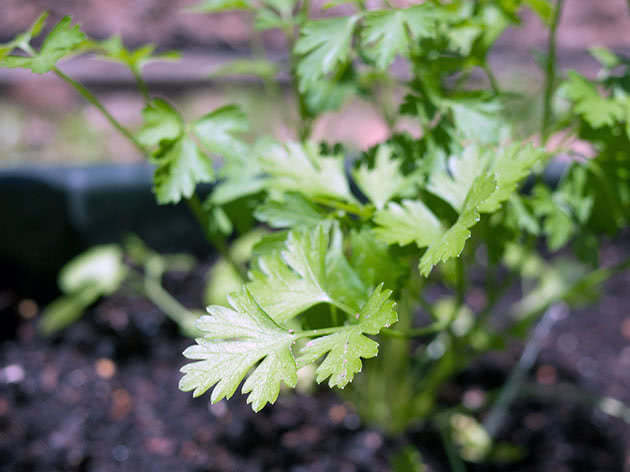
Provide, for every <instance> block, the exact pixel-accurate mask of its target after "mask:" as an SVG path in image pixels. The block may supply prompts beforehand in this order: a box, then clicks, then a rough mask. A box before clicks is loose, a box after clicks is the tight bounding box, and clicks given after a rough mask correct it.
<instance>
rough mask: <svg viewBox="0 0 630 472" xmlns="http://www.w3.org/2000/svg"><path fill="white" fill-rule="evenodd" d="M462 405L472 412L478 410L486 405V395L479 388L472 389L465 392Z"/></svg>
mask: <svg viewBox="0 0 630 472" xmlns="http://www.w3.org/2000/svg"><path fill="white" fill-rule="evenodd" d="M462 403H463V404H464V406H465V407H466V408H469V409H470V410H478V409H479V408H481V407H482V406H483V405H484V404H485V403H486V393H485V392H484V391H483V390H481V389H479V388H471V389H469V390H466V391H465V392H464V395H463V396H462Z"/></svg>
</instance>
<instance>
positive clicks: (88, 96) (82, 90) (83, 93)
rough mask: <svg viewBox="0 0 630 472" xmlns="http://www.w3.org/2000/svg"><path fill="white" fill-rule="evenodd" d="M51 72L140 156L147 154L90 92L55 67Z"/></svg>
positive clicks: (129, 132)
mask: <svg viewBox="0 0 630 472" xmlns="http://www.w3.org/2000/svg"><path fill="white" fill-rule="evenodd" d="M53 72H54V73H55V74H56V75H57V77H59V78H60V79H62V80H63V81H65V82H67V83H69V84H70V85H72V86H73V87H74V88H75V89H76V91H77V92H79V94H81V96H82V97H83V98H85V99H86V100H87V101H88V102H89V103H90V104H92V105H94V106H95V107H96V108H97V109H98V111H100V112H101V113H102V114H103V116H104V117H105V118H106V119H107V121H109V123H110V124H111V125H112V126H113V127H114V128H116V129H117V130H118V131H119V132H120V133H121V134H122V135H123V136H125V137H126V138H127V139H128V140H129V141H130V142H131V143H132V144H133V145H134V146H135V147H136V149H138V151H140V152H141V153H142V154H144V155H147V154H149V150H148V149H147V148H146V147H144V146H143V145H142V144H141V143H140V141H138V140H137V139H136V137H135V136H134V135H133V134H132V133H131V131H129V130H128V129H127V128H126V127H124V126H123V125H122V124H121V123H120V122H119V121H118V120H117V119H116V118H114V117H113V116H112V114H111V113H110V112H109V111H107V109H106V108H105V107H104V106H103V104H102V103H101V102H100V101H99V99H98V98H96V97H95V96H94V94H93V93H92V92H90V91H89V90H88V89H87V88H86V87H85V86H84V85H83V84H81V83H79V82H77V81H76V80H74V79H73V78H71V77H69V76H67V75H66V74H64V73H63V72H61V71H60V70H59V69H58V68H57V67H55V68H53Z"/></svg>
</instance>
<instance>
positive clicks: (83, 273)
mask: <svg viewBox="0 0 630 472" xmlns="http://www.w3.org/2000/svg"><path fill="white" fill-rule="evenodd" d="M126 274H127V271H126V269H125V265H124V264H123V254H122V251H121V249H120V247H119V246H117V245H115V244H107V245H103V246H94V247H93V248H91V249H89V250H87V251H86V252H84V253H83V254H81V255H79V256H77V257H75V258H74V259H72V260H71V261H70V262H68V263H67V264H66V265H65V266H64V267H63V269H61V272H59V288H60V289H61V291H62V292H64V293H72V292H75V291H77V290H79V289H80V288H81V287H82V286H84V285H88V284H96V285H97V286H98V287H99V289H100V292H101V294H102V295H109V294H111V293H113V292H115V291H116V290H118V287H120V284H121V282H122V280H123V279H124V278H125V275H126Z"/></svg>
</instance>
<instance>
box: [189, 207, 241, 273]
mask: <svg viewBox="0 0 630 472" xmlns="http://www.w3.org/2000/svg"><path fill="white" fill-rule="evenodd" d="M186 203H187V204H188V207H189V208H190V210H191V212H192V214H193V215H194V216H195V218H196V220H197V222H198V223H199V225H200V226H201V228H202V230H203V233H204V236H205V237H206V240H207V241H208V242H209V243H211V244H212V245H213V246H214V247H215V248H216V249H217V251H219V254H221V257H222V258H223V259H224V260H225V261H226V262H227V263H228V264H230V266H232V268H233V269H234V272H235V273H236V274H237V275H238V276H239V278H240V279H241V281H242V282H244V281H246V280H247V272H246V270H245V268H244V267H243V266H241V265H240V264H239V263H238V262H236V261H235V260H234V258H233V257H232V255H231V254H230V250H229V248H228V247H227V243H226V242H225V238H222V237H221V236H220V235H219V234H217V233H215V232H213V231H212V230H211V229H210V223H209V220H208V214H207V213H206V212H205V211H204V210H203V205H202V204H201V201H200V200H199V197H197V195H192V196H191V197H190V198H188V199H187V200H186Z"/></svg>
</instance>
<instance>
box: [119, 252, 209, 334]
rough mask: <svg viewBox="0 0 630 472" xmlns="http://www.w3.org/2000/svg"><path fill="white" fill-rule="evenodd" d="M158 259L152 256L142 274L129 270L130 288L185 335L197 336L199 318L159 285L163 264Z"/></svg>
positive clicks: (133, 269)
mask: <svg viewBox="0 0 630 472" xmlns="http://www.w3.org/2000/svg"><path fill="white" fill-rule="evenodd" d="M159 257H160V256H154V258H153V259H149V260H148V261H147V262H146V264H145V272H144V274H142V273H140V272H138V271H137V270H136V269H135V268H130V271H129V274H130V282H131V287H132V288H134V289H135V290H137V291H138V292H139V293H140V294H141V295H143V296H145V297H146V298H148V299H149V300H150V301H151V302H152V303H153V304H154V305H155V306H157V307H158V308H159V309H160V310H161V311H162V312H163V313H164V314H165V315H166V316H167V317H169V318H170V319H171V320H173V321H174V322H175V323H177V324H178V325H179V327H180V328H181V329H182V330H183V332H184V333H185V334H186V335H189V336H195V335H197V334H198V332H197V331H196V329H195V321H196V320H197V319H198V318H199V317H198V316H197V315H196V314H195V313H193V312H191V311H190V310H189V309H187V308H186V307H185V306H184V305H182V304H181V303H179V301H177V299H175V298H174V297H173V296H172V295H171V294H170V293H168V292H167V291H166V290H164V287H162V285H161V278H162V273H163V262H160V261H159V260H158V259H156V258H159Z"/></svg>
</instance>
